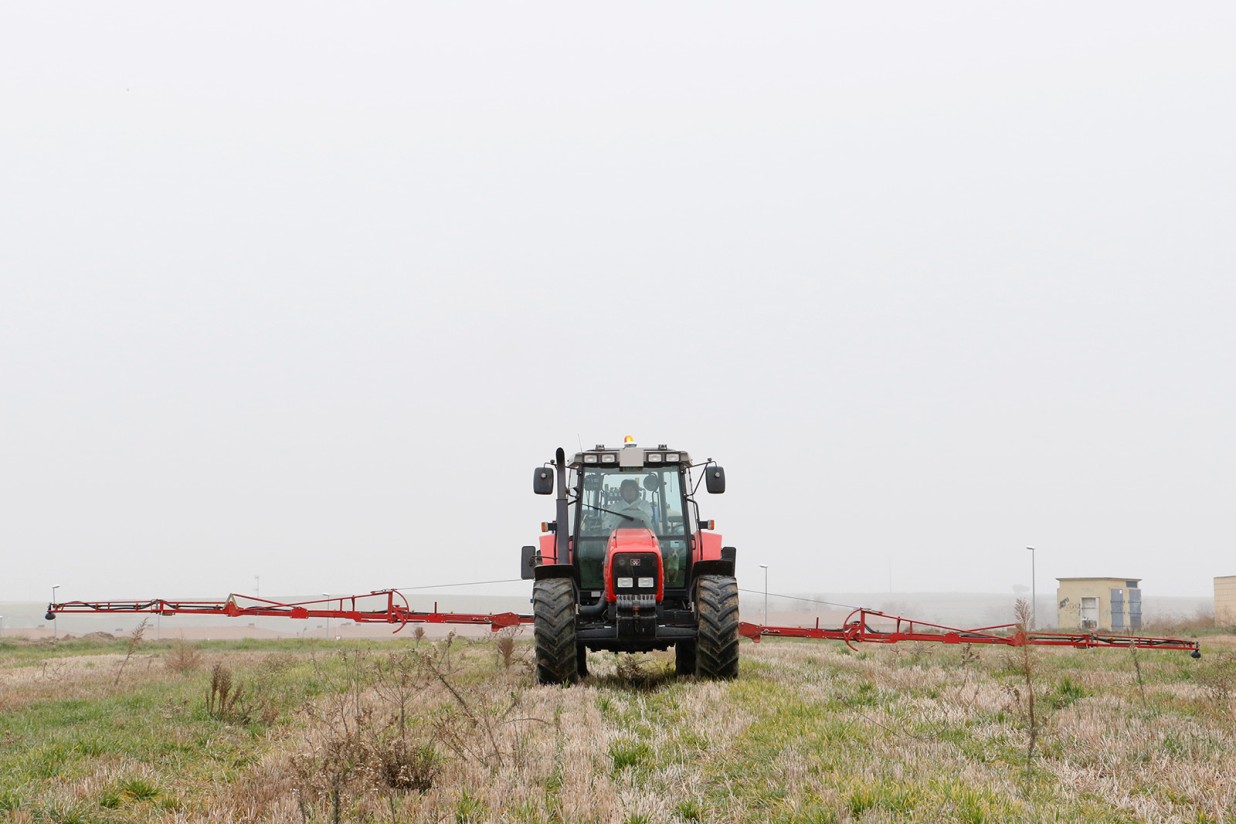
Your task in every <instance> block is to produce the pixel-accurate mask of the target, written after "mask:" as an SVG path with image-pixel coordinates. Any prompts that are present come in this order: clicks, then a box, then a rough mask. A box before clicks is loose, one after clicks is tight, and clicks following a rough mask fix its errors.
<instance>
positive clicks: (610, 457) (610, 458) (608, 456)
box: [601, 452, 618, 463]
mask: <svg viewBox="0 0 1236 824" xmlns="http://www.w3.org/2000/svg"><path fill="white" fill-rule="evenodd" d="M601 463H618V456H617V455H615V454H614V453H613V452H606V453H605V454H604V455H602V456H601Z"/></svg>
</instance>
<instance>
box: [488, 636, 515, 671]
mask: <svg viewBox="0 0 1236 824" xmlns="http://www.w3.org/2000/svg"><path fill="white" fill-rule="evenodd" d="M520 629H521V627H506V628H504V629H501V630H499V631H498V633H497V638H496V639H495V642H494V646H495V647H496V648H497V650H498V659H499V660H500V661H501V662H502V668H503V669H510V668H511V664H513V663H515V660H516V656H515V652H516V650H517V649H518V648H519V647H518V645H517V644H516V642H515V639H516V638H517V637H518V636H519V631H520Z"/></svg>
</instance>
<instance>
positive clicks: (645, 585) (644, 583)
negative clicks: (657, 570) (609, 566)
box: [627, 578, 656, 589]
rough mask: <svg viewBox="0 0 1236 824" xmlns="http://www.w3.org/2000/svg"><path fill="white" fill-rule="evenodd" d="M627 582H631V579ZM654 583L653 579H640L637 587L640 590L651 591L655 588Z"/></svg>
mask: <svg viewBox="0 0 1236 824" xmlns="http://www.w3.org/2000/svg"><path fill="white" fill-rule="evenodd" d="M627 580H628V581H629V580H631V579H630V578H628V579H627ZM654 581H655V579H653V578H640V579H639V587H640V589H652V588H653V587H654V586H656V584H655V583H654Z"/></svg>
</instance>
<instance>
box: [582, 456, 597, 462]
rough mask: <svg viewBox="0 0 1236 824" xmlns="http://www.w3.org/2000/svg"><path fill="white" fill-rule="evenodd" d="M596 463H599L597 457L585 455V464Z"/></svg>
mask: <svg viewBox="0 0 1236 824" xmlns="http://www.w3.org/2000/svg"><path fill="white" fill-rule="evenodd" d="M596 462H597V456H596V455H585V456H584V463H596Z"/></svg>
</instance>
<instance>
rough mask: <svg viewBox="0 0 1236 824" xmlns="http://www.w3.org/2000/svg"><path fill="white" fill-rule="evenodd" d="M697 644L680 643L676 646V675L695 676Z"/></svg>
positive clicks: (690, 642)
mask: <svg viewBox="0 0 1236 824" xmlns="http://www.w3.org/2000/svg"><path fill="white" fill-rule="evenodd" d="M695 646H696V644H695V642H694V641H679V642H678V643H677V644H674V674H675V675H695V656H696V654H697V653H696V651H695Z"/></svg>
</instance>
